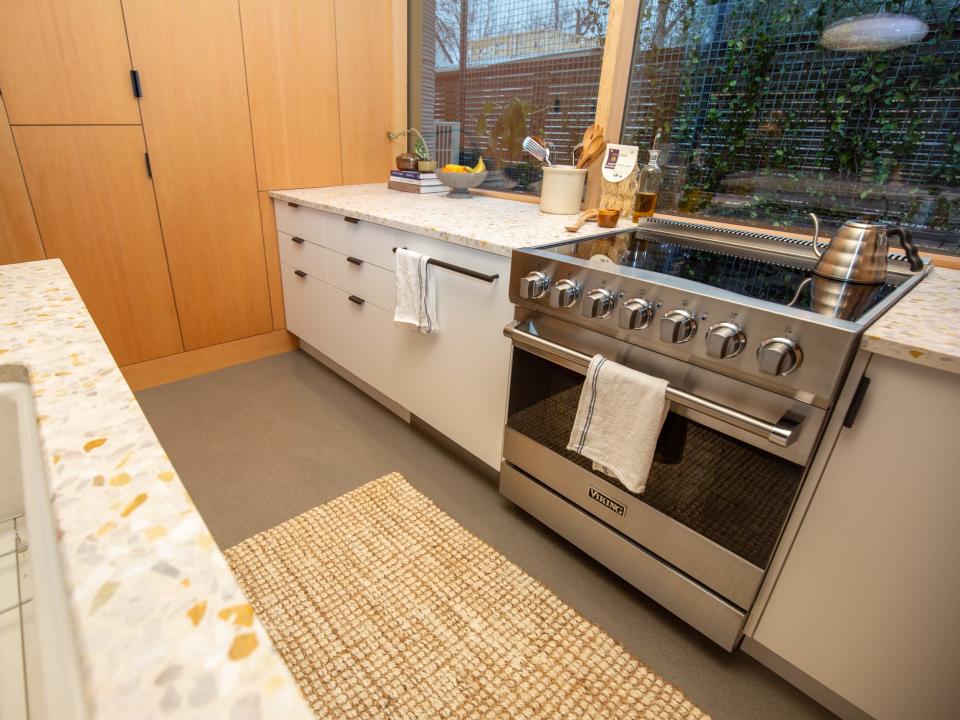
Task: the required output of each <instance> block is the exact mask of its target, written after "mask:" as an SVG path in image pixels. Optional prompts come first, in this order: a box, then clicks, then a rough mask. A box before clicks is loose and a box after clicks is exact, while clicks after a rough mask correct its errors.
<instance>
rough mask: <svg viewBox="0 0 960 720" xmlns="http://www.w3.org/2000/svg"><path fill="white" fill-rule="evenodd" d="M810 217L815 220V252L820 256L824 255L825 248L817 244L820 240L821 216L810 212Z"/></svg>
mask: <svg viewBox="0 0 960 720" xmlns="http://www.w3.org/2000/svg"><path fill="white" fill-rule="evenodd" d="M810 219H811V220H813V252H814V254H815V255H816V256H817V257H818V258H819V257H823V250H821V249H820V246H819V245H818V244H817V241H819V240H820V218H818V217H817V216H816V215H814V214H813V213H810Z"/></svg>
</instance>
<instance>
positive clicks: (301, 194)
mask: <svg viewBox="0 0 960 720" xmlns="http://www.w3.org/2000/svg"><path fill="white" fill-rule="evenodd" d="M270 197H272V198H275V199H277V200H283V201H286V202H292V203H297V204H298V205H302V206H304V207H310V208H314V209H315V210H326V211H328V212H334V213H338V214H340V215H350V216H351V217H356V218H359V219H361V220H369V221H370V222H374V223H378V224H380V225H387V226H388V227H392V228H396V229H397V230H404V231H406V232H411V233H416V234H418V235H425V236H427V237H432V238H436V239H437V240H444V241H446V242H452V243H456V244H458V245H466V246H467V247H471V248H474V249H476V250H483V251H485V252H489V253H496V254H497V255H506V256H507V257H509V256H510V254H511V253H512V252H513V251H514V250H517V249H520V248H528V247H537V246H541V245H549V244H551V243H555V242H562V241H564V240H574V239H577V238H588V237H592V236H595V235H604V234H609V233H610V232H611V231H610V230H608V229H604V228H601V227H599V226H598V225H597V224H596V223H595V222H590V223H586V224H585V225H584V226H583V227H582V228H580V230H579V231H577V232H575V233H571V232H567V231H566V230H565V229H564V226H565V225H569V224H570V222H571V221H572V220H573V219H574V218H576V215H549V214H547V213H542V212H540V206H539V205H536V204H534V203H527V202H520V201H517V200H501V199H499V198H492V197H487V196H484V195H474V196H473V197H471V198H470V199H469V200H462V199H453V198H449V197H447V195H446V193H436V194H431V195H418V194H415V193H405V192H401V191H399V190H390V189H389V188H388V187H387V186H386V185H385V184H383V183H374V184H371V185H345V186H343V187H328V188H306V189H303V190H273V191H271V192H270ZM619 227H622V228H629V227H635V225H634V224H633V223H632V222H630V221H629V220H622V221H621V222H620V225H619Z"/></svg>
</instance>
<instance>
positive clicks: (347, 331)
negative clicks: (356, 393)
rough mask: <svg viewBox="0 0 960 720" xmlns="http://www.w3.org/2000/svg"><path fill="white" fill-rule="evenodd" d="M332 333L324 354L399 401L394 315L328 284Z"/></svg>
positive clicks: (328, 313)
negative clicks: (358, 301)
mask: <svg viewBox="0 0 960 720" xmlns="http://www.w3.org/2000/svg"><path fill="white" fill-rule="evenodd" d="M324 288H325V291H326V294H327V302H326V303H325V305H326V316H327V325H328V330H329V335H328V343H327V348H326V350H324V353H325V354H326V355H327V356H328V357H329V358H330V359H332V360H333V361H334V362H336V363H338V364H340V365H342V366H343V367H344V368H345V369H346V370H349V371H350V372H351V373H353V374H354V375H356V376H357V377H358V378H360V379H361V380H363V381H364V382H366V383H368V384H369V385H372V386H373V387H374V388H376V389H377V390H379V391H380V392H382V393H383V394H384V395H386V396H387V397H389V398H390V399H391V400H396V399H397V354H396V353H397V351H396V335H395V333H396V329H395V326H394V323H393V313H392V312H388V311H386V310H384V309H382V308H379V307H377V306H376V305H373V304H371V303H369V302H364V303H363V304H358V303H356V302H352V301H351V300H350V297H351V296H350V295H349V293H345V292H343V291H342V290H339V289H337V288H335V287H333V286H332V285H324Z"/></svg>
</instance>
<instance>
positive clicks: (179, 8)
mask: <svg viewBox="0 0 960 720" xmlns="http://www.w3.org/2000/svg"><path fill="white" fill-rule="evenodd" d="M123 8H124V16H125V17H126V21H127V34H128V37H129V38H130V51H131V54H132V56H133V62H134V64H135V65H136V66H137V68H138V69H139V70H140V76H141V80H142V83H143V98H142V99H141V110H142V114H143V126H144V133H145V135H146V139H147V148H148V149H149V151H150V159H151V161H152V164H153V175H154V182H155V184H156V191H157V204H158V206H159V209H160V220H161V223H162V225H163V236H164V240H165V242H166V246H167V255H168V258H169V261H170V276H171V279H172V280H173V290H174V294H175V295H176V298H177V306H178V308H179V311H180V325H181V331H182V333H183V341H184V345H185V346H186V348H187V349H188V350H191V349H194V348H198V347H205V346H207V345H213V344H216V343H222V342H227V341H229V340H235V339H238V338H241V337H247V336H250V335H256V334H259V333H264V332H268V331H269V330H271V328H272V327H273V320H272V318H271V313H270V297H269V290H268V286H267V273H266V265H265V261H264V250H263V234H262V229H261V225H260V210H259V206H258V203H259V200H258V197H257V179H256V171H255V168H254V161H253V144H252V140H251V134H250V133H251V131H250V114H249V109H248V104H247V87H246V79H245V77H244V69H243V45H242V41H241V34H240V15H239V12H238V9H237V2H236V0H204V2H194V1H193V0H124V2H123Z"/></svg>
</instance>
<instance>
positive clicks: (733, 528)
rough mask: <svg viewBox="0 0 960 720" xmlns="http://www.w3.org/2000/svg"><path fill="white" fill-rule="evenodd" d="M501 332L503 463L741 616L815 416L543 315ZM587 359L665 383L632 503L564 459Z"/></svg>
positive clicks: (628, 495)
mask: <svg viewBox="0 0 960 720" xmlns="http://www.w3.org/2000/svg"><path fill="white" fill-rule="evenodd" d="M507 334H508V335H509V336H511V338H512V340H513V344H514V347H513V361H512V367H511V376H510V398H509V409H508V417H507V424H506V429H505V435H504V450H503V452H504V460H505V463H506V464H508V465H510V466H512V467H513V469H516V470H519V471H520V472H522V473H523V474H524V475H526V476H529V477H531V478H533V479H535V480H536V481H537V482H539V483H540V484H542V485H544V486H546V487H547V488H549V489H550V490H552V491H553V492H555V493H558V494H559V495H562V496H563V497H564V498H566V499H567V500H568V501H569V502H571V503H573V504H575V505H577V506H579V507H580V508H581V509H582V510H584V511H586V512H587V513H589V514H590V515H592V516H594V517H595V518H596V519H598V520H600V521H602V522H603V523H604V524H606V525H607V526H609V527H611V528H613V529H614V530H616V531H617V532H618V533H620V534H622V535H623V536H626V537H627V538H629V540H630V541H632V542H633V543H636V544H638V545H640V546H642V547H643V548H644V549H645V550H647V551H648V552H649V553H650V554H652V555H653V556H655V557H656V558H657V559H659V560H660V561H661V562H663V563H666V564H668V565H670V566H671V567H672V568H675V569H677V570H679V571H680V572H682V573H683V574H685V575H686V576H687V577H689V578H692V579H693V580H695V581H696V582H697V583H700V584H702V585H704V586H706V587H707V588H709V589H710V590H711V591H713V592H714V593H716V594H718V595H720V596H722V597H723V598H725V599H726V600H728V601H730V602H731V603H733V604H734V605H736V606H737V607H739V608H743V609H744V610H748V609H749V608H750V606H751V605H752V603H753V600H754V597H755V596H756V592H757V590H758V588H759V585H760V582H761V580H762V579H763V574H764V570H765V568H766V567H767V564H768V563H769V560H770V556H771V554H772V552H773V549H774V547H775V546H776V543H777V540H778V539H779V537H780V533H781V530H782V529H783V526H784V524H785V522H786V519H787V516H788V514H789V512H790V508H791V506H792V504H793V501H794V499H795V497H796V495H797V492H798V490H799V487H800V483H801V480H802V478H803V476H804V470H805V465H806V463H807V461H808V459H809V456H810V455H811V453H812V450H813V447H814V445H815V442H816V439H817V435H818V434H819V430H820V427H822V424H823V421H824V419H825V418H824V416H825V414H824V411H822V410H820V409H818V408H815V407H813V406H809V405H804V404H803V403H799V402H797V401H795V400H792V399H790V398H786V397H783V396H780V395H777V394H775V393H771V392H769V391H766V390H763V389H760V388H756V387H754V386H751V385H748V384H746V383H742V382H739V381H735V380H731V379H730V378H727V377H725V376H722V375H718V374H716V373H712V372H710V371H708V370H705V369H703V368H698V367H695V366H692V365H689V364H687V363H682V362H680V361H677V360H674V359H672V358H667V357H666V356H662V355H659V354H657V353H653V352H651V351H648V350H645V349H643V348H639V347H636V346H633V345H629V344H627V343H624V342H621V341H618V340H616V339H614V338H609V337H607V336H603V335H600V334H598V333H593V332H591V331H589V330H584V329H582V328H576V327H574V326H571V325H570V324H568V323H562V322H560V321H556V320H553V319H552V318H545V317H540V316H534V318H531V319H528V320H526V321H524V322H522V323H514V324H513V325H512V326H510V327H508V328H507ZM596 353H600V354H603V355H604V356H605V357H608V358H610V359H611V360H614V361H615V362H619V363H621V364H624V365H628V366H630V367H632V368H634V369H636V370H640V371H642V372H646V373H648V374H651V375H656V376H658V377H661V378H665V379H667V380H668V382H669V383H670V389H669V391H668V398H670V400H671V402H670V412H669V414H668V416H667V419H666V422H665V423H664V426H663V430H662V431H661V433H660V437H659V440H658V444H657V452H656V455H655V459H654V463H653V467H652V468H651V471H650V475H649V478H648V480H647V486H646V490H645V491H644V492H643V493H642V494H639V495H638V494H634V493H632V492H630V491H629V490H627V489H626V488H625V487H623V486H622V485H621V484H620V483H618V482H617V480H616V479H614V478H612V477H609V476H607V475H605V474H603V473H600V472H598V471H595V470H593V463H592V462H591V461H590V460H588V459H587V458H585V457H583V456H581V455H579V454H577V453H575V452H573V451H570V450H567V443H568V441H569V439H570V431H571V428H572V426H573V422H574V417H575V416H576V412H577V405H578V403H579V399H580V391H581V388H582V386H583V381H584V372H585V371H586V365H587V364H588V363H589V359H590V357H592V355H594V354H596ZM623 442H630V438H623ZM534 514H536V513H534Z"/></svg>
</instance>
